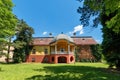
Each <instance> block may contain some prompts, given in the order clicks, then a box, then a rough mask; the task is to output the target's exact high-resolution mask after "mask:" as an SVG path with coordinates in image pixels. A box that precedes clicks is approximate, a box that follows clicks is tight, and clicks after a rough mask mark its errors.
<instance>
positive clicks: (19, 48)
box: [13, 20, 34, 63]
mask: <svg viewBox="0 0 120 80" xmlns="http://www.w3.org/2000/svg"><path fill="white" fill-rule="evenodd" d="M33 33H34V31H33V29H32V28H31V27H29V26H28V25H27V24H26V23H25V21H23V20H19V22H18V25H17V29H16V39H15V40H14V47H15V50H14V55H13V59H14V62H16V63H17V62H24V61H25V59H26V56H27V55H28V54H29V52H30V46H29V44H30V42H31V41H32V34H33Z"/></svg>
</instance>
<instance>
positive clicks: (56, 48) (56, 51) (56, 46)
mask: <svg viewBox="0 0 120 80" xmlns="http://www.w3.org/2000/svg"><path fill="white" fill-rule="evenodd" d="M55 54H57V45H56V44H55Z"/></svg>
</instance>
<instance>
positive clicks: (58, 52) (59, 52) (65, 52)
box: [51, 51, 74, 54]
mask: <svg viewBox="0 0 120 80" xmlns="http://www.w3.org/2000/svg"><path fill="white" fill-rule="evenodd" d="M51 54H74V52H71V51H70V52H69V53H68V51H64V52H61V51H57V52H51Z"/></svg>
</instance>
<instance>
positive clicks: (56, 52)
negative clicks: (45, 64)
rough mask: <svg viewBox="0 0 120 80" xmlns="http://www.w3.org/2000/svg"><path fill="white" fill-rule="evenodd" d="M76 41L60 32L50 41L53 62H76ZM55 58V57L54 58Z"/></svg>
mask: <svg viewBox="0 0 120 80" xmlns="http://www.w3.org/2000/svg"><path fill="white" fill-rule="evenodd" d="M74 50H75V43H74V42H73V40H72V38H70V37H69V36H66V35H64V34H60V35H58V36H57V37H55V39H54V40H53V41H52V42H51V43H50V52H51V62H52V63H72V62H74V60H75V59H74ZM71 57H72V59H71V60H70V58H71ZM53 58H54V59H53Z"/></svg>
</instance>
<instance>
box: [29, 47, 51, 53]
mask: <svg viewBox="0 0 120 80" xmlns="http://www.w3.org/2000/svg"><path fill="white" fill-rule="evenodd" d="M34 49H35V54H33V50H34ZM45 49H47V51H48V53H47V54H50V47H49V46H34V47H33V49H32V50H31V52H30V55H45Z"/></svg>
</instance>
